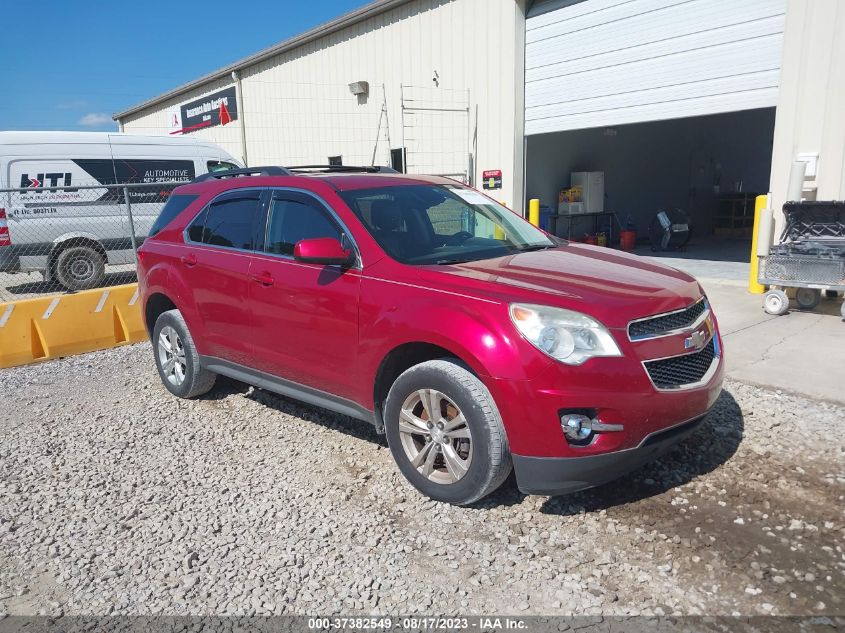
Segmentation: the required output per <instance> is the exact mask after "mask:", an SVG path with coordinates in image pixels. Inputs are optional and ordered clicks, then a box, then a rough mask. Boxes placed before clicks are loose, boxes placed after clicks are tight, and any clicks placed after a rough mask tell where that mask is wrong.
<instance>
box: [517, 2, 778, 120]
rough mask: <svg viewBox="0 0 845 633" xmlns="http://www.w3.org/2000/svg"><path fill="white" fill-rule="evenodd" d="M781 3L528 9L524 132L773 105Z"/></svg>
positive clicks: (585, 4) (586, 4)
mask: <svg viewBox="0 0 845 633" xmlns="http://www.w3.org/2000/svg"><path fill="white" fill-rule="evenodd" d="M785 2H786V0H744V1H743V2H736V1H735V0H585V1H584V2H580V3H578V4H575V5H571V6H568V7H565V8H562V9H558V10H555V11H550V12H548V13H545V14H541V15H538V16H536V17H532V16H529V18H528V20H527V22H526V25H527V26H526V28H527V32H526V40H527V45H526V87H525V99H526V113H525V121H526V134H539V133H541V132H548V131H561V130H570V129H578V128H582V127H585V122H588V123H589V125H588V126H589V127H597V126H602V125H618V124H622V123H632V122H637V121H651V120H659V119H666V118H678V117H684V116H697V115H701V114H714V113H717V112H730V111H734V110H742V109H749V108H758V107H769V106H774V105H776V103H777V86H778V81H779V69H780V60H781V51H782V48H783V25H784V14H785V11H786V7H785ZM699 101H700V102H699Z"/></svg>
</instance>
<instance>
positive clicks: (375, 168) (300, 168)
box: [287, 165, 399, 174]
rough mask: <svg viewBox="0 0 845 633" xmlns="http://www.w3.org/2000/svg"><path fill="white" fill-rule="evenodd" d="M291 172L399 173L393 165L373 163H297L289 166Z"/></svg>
mask: <svg viewBox="0 0 845 633" xmlns="http://www.w3.org/2000/svg"><path fill="white" fill-rule="evenodd" d="M287 170H288V171H291V172H305V173H307V172H316V173H327V174H328V173H344V172H346V173H366V174H398V173H399V172H398V171H396V170H395V169H393V168H392V167H385V166H382V165H372V166H369V167H356V166H353V165H296V166H294V167H288V168H287Z"/></svg>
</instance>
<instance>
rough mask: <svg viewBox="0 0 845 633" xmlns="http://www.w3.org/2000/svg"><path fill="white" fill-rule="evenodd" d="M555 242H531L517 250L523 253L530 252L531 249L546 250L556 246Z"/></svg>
mask: <svg viewBox="0 0 845 633" xmlns="http://www.w3.org/2000/svg"><path fill="white" fill-rule="evenodd" d="M554 247H555V245H554V244H529V245H528V246H521V247H519V248H518V249H517V250H518V251H519V252H521V253H528V252H531V251H544V250H546V249H547V248H554Z"/></svg>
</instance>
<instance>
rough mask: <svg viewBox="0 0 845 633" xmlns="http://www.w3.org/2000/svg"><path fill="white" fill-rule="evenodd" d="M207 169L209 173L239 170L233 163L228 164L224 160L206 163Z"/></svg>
mask: <svg viewBox="0 0 845 633" xmlns="http://www.w3.org/2000/svg"><path fill="white" fill-rule="evenodd" d="M206 166H207V167H208V172H209V173H214V172H215V171H226V170H227V169H240V167H238V166H237V165H235V163H230V162H228V161H225V160H210V161H208V163H206Z"/></svg>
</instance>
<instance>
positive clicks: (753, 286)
mask: <svg viewBox="0 0 845 633" xmlns="http://www.w3.org/2000/svg"><path fill="white" fill-rule="evenodd" d="M767 202H768V196H757V199H756V200H755V201H754V229H753V230H752V232H751V265H750V266H749V267H748V292H750V293H751V294H755V295H761V294H763V293H764V292H766V287H765V286H764V285H762V284H760V283H758V281H757V274H758V272H759V269H760V258H759V257H757V238H758V236H759V234H760V217H761V216H762V214H763V210H764V209H765V208H766V204H767Z"/></svg>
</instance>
